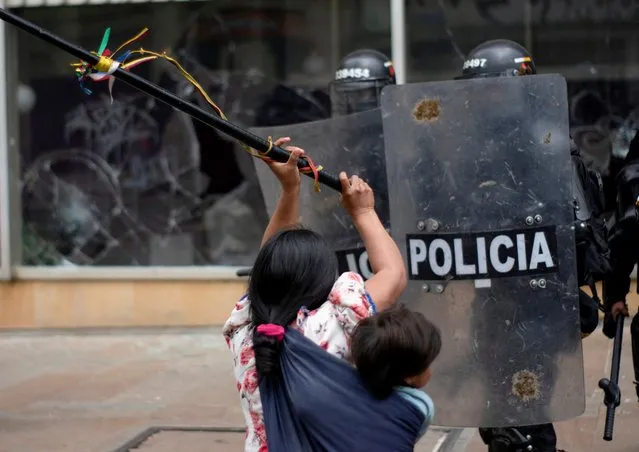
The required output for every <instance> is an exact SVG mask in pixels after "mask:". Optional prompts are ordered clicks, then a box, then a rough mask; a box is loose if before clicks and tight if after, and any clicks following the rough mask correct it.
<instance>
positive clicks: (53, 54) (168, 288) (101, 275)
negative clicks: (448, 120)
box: [0, 0, 639, 328]
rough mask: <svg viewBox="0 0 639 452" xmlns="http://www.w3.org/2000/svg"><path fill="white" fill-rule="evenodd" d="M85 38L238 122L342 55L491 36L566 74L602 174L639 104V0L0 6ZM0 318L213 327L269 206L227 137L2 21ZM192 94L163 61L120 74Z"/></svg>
mask: <svg viewBox="0 0 639 452" xmlns="http://www.w3.org/2000/svg"><path fill="white" fill-rule="evenodd" d="M4 7H5V8H7V9H9V10H11V11H12V12H14V13H17V14H19V15H20V16H22V17H24V18H26V19H28V20H29V21H32V22H34V23H36V24H38V25H40V26H42V27H44V28H45V29H47V30H49V31H51V32H53V33H55V34H57V35H59V36H61V37H63V38H64V39H65V40H67V41H69V42H72V43H75V44H77V45H80V46H82V47H84V48H88V49H93V50H97V48H98V46H99V44H100V41H101V39H102V37H103V33H104V31H105V30H106V29H107V28H108V27H110V28H111V34H110V38H109V48H110V49H111V50H114V49H115V47H117V46H118V45H119V44H120V43H123V42H125V41H126V40H127V39H129V38H131V37H132V36H134V35H136V34H137V33H138V32H139V31H140V30H141V29H143V28H144V27H148V28H149V33H148V34H147V36H145V37H144V38H143V40H141V41H140V42H139V43H135V44H133V45H132V48H138V47H144V48H145V49H150V50H154V51H164V50H166V51H167V52H168V53H169V54H170V55H172V56H174V57H176V58H177V59H178V60H179V61H180V62H181V63H183V65H184V66H185V68H186V69H187V70H188V71H189V72H191V74H193V75H194V77H195V78H196V79H197V80H198V81H199V82H200V84H201V85H202V86H203V88H204V89H205V90H206V91H207V92H208V93H209V94H210V95H211V97H212V98H213V100H214V101H215V102H216V103H217V104H218V105H219V106H220V107H221V108H222V110H223V111H224V112H225V113H226V115H227V116H228V117H229V118H230V119H231V120H232V121H233V122H235V123H237V124H239V125H242V126H245V127H250V126H266V125H275V124H286V123H292V122H302V121H312V120H317V119H322V118H326V117H328V116H330V102H329V99H328V83H329V81H330V80H331V78H332V75H333V72H334V70H335V68H336V67H337V65H338V62H339V60H340V59H341V58H342V57H343V56H344V55H346V54H347V53H348V52H350V51H353V50H356V49H358V48H373V49H377V50H379V51H382V52H384V53H386V54H388V55H390V56H392V58H393V60H394V63H395V66H396V70H397V76H398V82H399V83H405V82H417V81H433V80H446V79H451V78H452V77H454V76H455V75H457V74H458V73H459V71H460V67H461V64H462V61H463V57H464V55H465V54H466V53H467V52H468V51H469V50H471V49H472V48H473V47H474V46H475V45H477V44H479V43H481V42H483V41H485V40H488V39H495V38H507V39H512V40H515V41H518V42H520V43H521V44H523V45H524V46H525V47H527V48H528V49H529V50H530V51H531V52H533V54H534V55H535V59H536V63H537V67H538V70H539V72H541V73H560V74H562V75H564V76H565V77H566V79H567V80H568V90H569V96H570V99H569V101H570V109H571V111H570V115H571V132H572V136H573V138H574V139H575V140H576V141H577V142H578V144H579V145H580V147H581V148H582V150H583V152H584V153H585V154H586V155H587V156H588V157H589V158H590V159H591V160H592V161H593V162H594V163H595V164H596V165H598V166H600V167H602V168H605V166H606V162H607V160H608V159H609V158H610V155H611V153H613V152H616V153H621V154H623V153H624V152H626V151H627V146H628V143H629V140H630V139H631V138H632V136H634V133H635V132H634V130H635V126H634V120H635V116H636V110H637V109H636V107H637V105H639V83H638V80H639V34H637V33H636V31H635V30H636V25H637V23H638V22H639V2H636V1H624V0H609V1H606V2H599V1H597V0H582V1H581V2H571V1H562V0H558V1H552V2H551V1H539V0H498V1H494V0H466V1H465V0H303V1H302V0H253V1H251V0H233V1H230V0H210V1H153V2H146V1H130V0H117V1H116V0H114V1H104V0H39V1H37V0H5V4H4ZM0 53H2V54H3V56H2V58H1V59H0V64H3V68H2V69H0V89H1V90H3V92H2V94H3V95H2V96H0V97H1V98H2V99H4V102H2V105H1V107H0V108H1V109H0V140H1V141H0V159H1V161H0V180H1V181H2V185H1V186H0V194H1V196H0V213H1V216H0V250H1V251H0V259H1V271H0V276H1V277H2V280H4V281H5V282H4V283H2V284H1V285H0V327H5V328H13V327H83V326H86V327H89V326H124V325H127V326H134V325H135V326H137V325H193V324H203V325H206V324H212V323H213V324H215V323H220V322H222V321H223V320H224V318H225V316H226V315H227V313H228V310H229V309H230V308H231V307H232V305H233V304H234V302H235V300H236V299H237V298H238V297H239V296H240V295H241V294H242V292H243V289H244V285H245V281H244V280H243V279H241V278H238V277H237V276H236V275H235V273H236V270H237V269H238V268H239V267H245V266H249V265H250V264H251V262H252V260H253V259H254V257H255V255H256V253H257V251H258V246H259V241H260V238H261V234H262V232H263V230H264V227H265V226H266V222H267V220H268V216H267V214H266V210H265V207H264V201H263V198H262V194H261V191H260V189H259V186H258V184H257V179H256V176H255V170H254V166H253V165H254V163H255V162H254V161H253V160H252V158H251V157H250V156H249V155H247V154H246V153H245V152H244V151H243V150H242V149H241V148H240V147H239V146H238V145H237V143H235V142H234V141H232V140H231V139H229V138H227V137H225V136H223V135H221V134H219V133H218V132H216V131H215V130H213V129H211V128H208V127H206V126H204V125H202V124H200V123H198V122H195V121H193V120H192V119H191V118H190V117H188V116H186V115H184V114H182V113H179V112H176V111H174V110H173V109H172V108H170V107H168V106H166V105H164V104H162V103H160V102H157V101H155V100H154V99H152V98H150V97H148V96H146V95H144V94H142V93H140V92H137V91H135V90H134V89H132V88H130V87H129V86H128V85H126V84H124V83H121V82H116V83H115V85H114V87H113V101H111V99H110V96H109V92H108V87H107V84H106V83H103V84H93V85H92V86H88V88H90V89H91V90H92V93H91V94H86V93H85V92H84V91H83V90H82V89H81V87H80V86H79V84H78V82H77V80H76V78H75V76H74V74H73V68H72V67H71V66H70V64H71V63H73V62H75V61H74V59H73V58H72V57H71V56H70V55H68V54H66V53H64V52H62V51H61V50H58V49H57V48H54V47H52V46H50V45H49V44H46V43H44V42H43V41H41V40H39V39H37V38H35V37H32V36H29V35H28V34H26V33H24V32H21V31H18V30H17V29H15V28H14V27H12V26H10V25H7V24H5V23H0ZM134 72H135V73H137V74H138V75H141V76H143V77H145V78H147V79H149V80H151V81H153V82H154V83H156V84H158V85H160V86H162V87H164V88H165V89H168V90H170V91H172V92H175V93H177V94H179V95H180V96H182V97H185V98H187V99H189V100H191V101H193V102H196V103H200V104H201V105H205V104H203V103H202V99H201V98H200V97H198V95H197V93H194V92H193V89H192V87H191V86H190V85H189V84H188V83H186V81H185V80H184V78H183V77H182V76H181V75H180V74H179V72H177V71H176V70H174V69H173V68H172V67H171V66H170V65H168V64H165V63H164V62H162V61H156V62H150V63H147V64H144V65H141V66H139V67H138V68H136V69H135V70H134Z"/></svg>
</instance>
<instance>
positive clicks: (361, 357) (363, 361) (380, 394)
mask: <svg viewBox="0 0 639 452" xmlns="http://www.w3.org/2000/svg"><path fill="white" fill-rule="evenodd" d="M441 348H442V339H441V333H440V331H439V328H437V327H436V326H435V325H434V324H432V323H431V322H430V321H428V320H427V319H426V317H424V315H423V314H422V313H420V312H414V311H411V310H409V309H408V308H406V307H405V306H403V305H402V304H399V303H397V304H395V305H393V306H391V307H390V308H388V309H387V310H385V311H383V312H380V313H379V314H376V315H373V316H372V317H367V318H365V319H363V320H361V321H360V322H359V324H358V325H357V327H356V328H355V330H354V331H353V335H352V337H351V357H352V361H353V363H354V364H355V366H356V367H357V370H358V372H359V374H360V376H361V377H362V380H363V382H364V384H365V385H366V387H367V389H368V390H369V391H370V392H371V394H373V396H375V397H376V398H378V399H385V398H386V397H388V396H389V395H390V394H391V392H392V391H393V388H394V387H395V386H404V385H406V383H405V380H406V379H407V378H410V377H416V376H418V375H420V374H422V373H423V372H425V371H426V370H427V369H428V368H429V367H430V365H431V364H432V363H433V361H434V360H435V358H437V356H438V355H439V352H440V351H441Z"/></svg>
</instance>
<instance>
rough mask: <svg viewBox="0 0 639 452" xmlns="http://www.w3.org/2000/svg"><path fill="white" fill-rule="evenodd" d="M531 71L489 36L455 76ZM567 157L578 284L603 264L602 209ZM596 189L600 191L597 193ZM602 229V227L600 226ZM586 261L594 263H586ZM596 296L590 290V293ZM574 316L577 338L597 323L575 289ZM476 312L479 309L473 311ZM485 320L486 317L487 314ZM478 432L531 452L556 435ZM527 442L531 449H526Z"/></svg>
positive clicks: (494, 451) (525, 59)
mask: <svg viewBox="0 0 639 452" xmlns="http://www.w3.org/2000/svg"><path fill="white" fill-rule="evenodd" d="M536 73H537V69H536V66H535V62H534V59H533V57H532V55H531V54H530V52H528V51H527V50H526V49H525V48H524V47H523V46H521V45H520V44H518V43H516V42H513V41H510V40H505V39H498V40H491V41H487V42H484V43H482V44H480V45H479V46H477V47H475V48H474V49H473V50H472V51H471V52H470V53H469V54H468V57H467V58H466V60H465V61H464V64H463V68H462V73H461V75H460V76H458V77H455V79H470V78H478V77H515V76H525V75H534V74H536ZM571 145H572V149H571V156H572V162H573V166H574V169H575V178H574V181H573V186H574V187H575V190H574V193H575V204H576V210H575V221H576V227H577V228H580V230H579V231H577V232H578V233H579V234H580V235H579V234H578V237H577V249H578V256H577V261H578V267H579V268H578V272H579V285H580V286H583V285H589V286H591V288H594V283H595V282H596V281H598V280H601V279H603V276H602V274H604V273H605V272H606V271H607V270H608V269H609V267H608V266H607V265H608V260H607V252H608V250H607V246H606V240H605V236H604V238H603V239H601V236H602V234H604V235H605V227H604V223H603V220H602V219H601V218H600V216H599V214H600V213H601V212H602V211H603V206H602V203H603V192H602V190H603V187H601V186H600V185H597V184H595V185H597V187H594V188H593V183H592V181H595V180H597V175H596V174H593V172H592V170H589V169H587V168H586V166H585V164H584V163H583V161H582V160H581V158H580V154H579V150H578V149H577V148H576V146H575V145H574V143H571ZM597 189H601V190H600V191H601V193H600V194H601V196H600V197H597V196H596V194H597ZM602 228H603V230H602ZM591 262H593V263H595V264H596V265H591ZM595 298H596V295H595ZM579 301H580V316H581V329H582V337H585V336H587V335H588V334H590V333H591V332H592V331H594V329H595V328H596V326H597V324H598V309H597V308H598V305H597V303H596V301H594V300H593V298H591V297H589V296H588V295H587V294H586V293H585V292H583V291H581V290H580V293H579ZM479 315H481V313H479ZM487 321H492V320H491V319H487ZM479 433H480V436H481V438H482V440H483V441H484V443H485V444H486V445H488V450H489V451H490V452H501V451H504V452H518V451H524V450H533V451H537V452H555V451H557V449H556V447H557V437H556V434H555V429H554V427H553V425H552V424H541V425H535V426H521V427H516V428H480V429H479ZM529 446H532V449H528V447H529Z"/></svg>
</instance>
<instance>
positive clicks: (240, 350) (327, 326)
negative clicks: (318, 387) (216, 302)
mask: <svg viewBox="0 0 639 452" xmlns="http://www.w3.org/2000/svg"><path fill="white" fill-rule="evenodd" d="M249 311H250V301H249V299H248V296H246V295H245V296H244V297H242V298H241V299H240V301H238V303H237V304H236V305H235V308H234V309H233V312H231V316H230V317H229V319H228V320H227V321H226V323H225V324H224V328H223V331H222V332H223V334H224V337H225V339H226V343H227V345H228V347H229V349H230V350H231V352H232V353H233V368H234V373H235V379H236V381H237V390H238V391H239V392H240V397H241V400H242V410H243V411H244V419H245V422H246V443H245V448H244V450H245V451H246V452H267V451H268V448H267V446H266V433H265V430H264V419H263V416H262V402H261V400H260V391H259V388H258V383H257V371H256V370H255V354H254V352H253V344H252V335H251V331H250V314H249ZM374 313H375V305H374V303H373V301H372V300H371V298H370V297H369V295H368V294H367V293H366V289H365V288H364V280H363V279H362V277H361V276H360V275H358V274H357V273H352V272H348V273H344V274H342V275H341V276H340V277H339V278H338V279H337V281H336V282H335V285H334V286H333V289H332V290H331V293H330V295H329V297H328V300H327V301H326V303H324V304H323V305H322V306H320V307H319V308H318V309H316V310H314V311H308V310H306V309H305V308H302V309H300V311H299V313H298V314H297V319H296V320H295V322H293V324H292V325H291V326H292V327H293V328H295V329H296V330H298V331H300V332H301V333H302V334H303V335H304V336H306V337H308V338H309V339H310V340H312V341H313V342H315V343H316V344H319V345H320V346H321V347H322V348H323V349H324V350H326V351H327V352H329V353H330V354H332V355H335V356H338V357H339V358H342V359H346V360H348V359H349V355H350V342H349V338H350V336H351V334H352V332H353V329H354V328H355V326H356V325H357V323H358V322H359V321H360V320H361V319H363V318H366V317H369V316H371V315H373V314H374Z"/></svg>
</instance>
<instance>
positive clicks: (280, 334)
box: [257, 323, 284, 342]
mask: <svg viewBox="0 0 639 452" xmlns="http://www.w3.org/2000/svg"><path fill="white" fill-rule="evenodd" d="M257 332H258V333H260V334H263V335H264V336H269V337H274V338H275V340H277V341H278V342H282V341H283V340H284V327H283V326H280V325H275V324H274V323H265V324H262V325H258V326H257Z"/></svg>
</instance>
